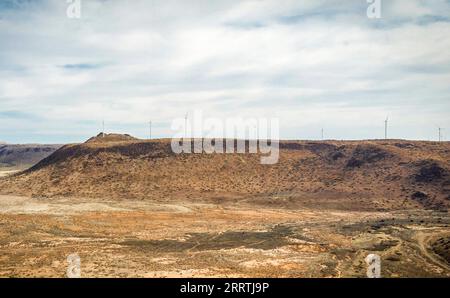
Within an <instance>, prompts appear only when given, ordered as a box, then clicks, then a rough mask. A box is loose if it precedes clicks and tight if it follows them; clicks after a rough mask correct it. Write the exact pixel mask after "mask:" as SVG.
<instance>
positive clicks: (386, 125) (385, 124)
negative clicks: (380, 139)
mask: <svg viewBox="0 0 450 298" xmlns="http://www.w3.org/2000/svg"><path fill="white" fill-rule="evenodd" d="M388 121H389V117H386V120H384V139H385V140H387V134H388Z"/></svg>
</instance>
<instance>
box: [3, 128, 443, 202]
mask: <svg viewBox="0 0 450 298" xmlns="http://www.w3.org/2000/svg"><path fill="white" fill-rule="evenodd" d="M449 161H450V143H448V142H442V143H436V142H421V141H403V140H387V141H384V140H383V141H322V142H312V141H281V142H280V158H279V162H278V163H277V164H274V165H262V164H260V156H259V154H249V153H246V154H205V153H203V154H179V155H177V154H174V153H173V152H172V150H171V147H170V140H168V139H160V140H138V139H135V138H133V137H130V136H121V135H110V136H109V135H108V136H106V137H104V138H103V137H102V136H101V135H99V136H97V137H95V138H91V139H90V140H88V141H87V142H86V143H82V144H70V145H65V146H63V147H62V148H60V149H59V150H57V151H56V152H54V153H53V154H51V155H50V156H48V157H47V158H45V159H43V160H42V161H41V162H39V163H38V164H37V165H35V166H34V167H32V168H30V169H29V170H27V171H24V172H22V173H19V174H17V175H14V176H11V177H7V178H3V179H1V180H0V193H3V194H16V195H17V194H21V195H27V196H45V197H74V196H75V197H92V198H94V197H95V198H113V199H120V200H122V199H142V200H155V201H172V200H190V201H194V202H222V203H228V202H229V203H242V204H256V205H270V206H274V207H276V206H279V207H283V208H295V207H302V206H304V207H309V206H314V207H315V208H334V209H355V210H388V209H405V208H426V209H439V210H447V209H448V207H449V206H450V165H449Z"/></svg>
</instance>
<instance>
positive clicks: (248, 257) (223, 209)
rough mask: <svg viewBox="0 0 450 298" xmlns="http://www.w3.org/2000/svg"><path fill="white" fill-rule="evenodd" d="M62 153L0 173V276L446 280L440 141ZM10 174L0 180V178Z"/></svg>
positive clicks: (81, 148)
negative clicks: (375, 265)
mask: <svg viewBox="0 0 450 298" xmlns="http://www.w3.org/2000/svg"><path fill="white" fill-rule="evenodd" d="M166 145H167V142H166V141H157V142H156V141H153V142H152V141H137V140H136V141H135V140H132V139H130V140H126V141H124V140H119V141H117V140H114V141H111V142H106V143H102V142H100V141H97V142H96V141H95V138H94V141H93V142H92V140H91V141H90V142H87V143H84V144H74V145H67V146H64V147H63V148H61V149H59V150H58V151H56V152H55V153H54V154H52V155H50V156H49V157H48V158H46V159H44V160H43V161H41V162H40V163H38V164H37V165H36V166H34V167H32V168H31V169H30V170H28V171H25V172H19V173H8V175H7V177H3V178H0V193H1V195H0V276H2V277H64V276H65V275H66V268H67V261H66V258H67V256H68V255H69V254H73V253H77V254H78V255H79V256H80V257H81V271H82V276H85V277H192V276H193V277H364V276H366V269H367V266H366V264H365V261H364V258H365V257H366V256H367V255H368V254H370V253H376V254H379V255H380V256H381V273H382V276H385V277H450V258H449V251H450V216H449V214H448V206H449V205H448V204H449V200H448V195H449V178H448V177H449V176H448V170H449V169H448V168H449V155H450V153H449V152H450V150H449V149H450V145H449V144H448V143H442V144H437V143H427V142H406V141H388V142H384V141H377V142H344V143H339V142H322V143H321V142H316V143H311V142H286V143H281V144H280V147H281V152H280V162H279V163H278V164H277V165H274V166H269V167H267V168H265V167H264V166H262V165H259V163H258V158H257V157H256V156H251V155H249V154H242V155H238V154H231V155H226V156H225V155H220V154H217V155H205V154H198V155H184V156H182V155H180V156H175V155H172V154H170V153H169V151H168V150H167V146H166ZM3 175H5V174H3Z"/></svg>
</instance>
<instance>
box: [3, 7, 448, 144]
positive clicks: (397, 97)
mask: <svg viewBox="0 0 450 298" xmlns="http://www.w3.org/2000/svg"><path fill="white" fill-rule="evenodd" d="M383 3H384V5H383V14H384V17H383V19H380V20H370V19H368V18H366V15H365V13H366V11H365V9H366V8H367V4H366V3H365V1H361V2H358V1H355V2H354V3H351V2H349V3H348V4H345V5H343V4H342V2H341V1H331V0H330V1H285V2H283V5H280V3H279V1H250V0H249V1H200V0H198V1H175V0H172V1H133V2H127V3H125V2H123V1H83V11H82V18H81V19H79V20H76V19H68V18H67V17H66V16H65V8H66V4H65V3H64V1H62V2H61V1H57V0H48V1H41V2H39V3H33V4H28V5H26V4H24V5H22V6H20V8H2V6H1V5H0V39H1V40H2V43H1V44H0V112H2V111H22V112H26V113H30V114H32V115H35V116H36V117H39V119H40V120H39V123H34V122H33V121H36V120H34V119H31V118H30V120H29V121H30V123H29V124H30V126H32V127H33V128H34V129H35V130H33V131H34V132H35V134H36V135H35V136H34V138H35V139H38V137H39V135H37V134H38V132H39V134H42V133H43V132H45V133H46V134H52V133H54V132H52V125H53V126H55V125H60V123H62V122H64V121H66V123H65V127H66V128H67V131H68V133H69V134H72V135H73V136H74V138H76V139H75V140H79V139H78V138H79V135H80V134H79V132H78V131H77V128H79V129H82V128H83V129H84V127H85V126H86V125H88V124H86V123H92V125H93V127H92V130H88V131H86V134H91V133H94V132H95V130H97V129H98V127H96V126H95V125H97V123H98V122H101V119H106V120H107V121H108V122H110V123H114V127H116V128H119V129H123V130H125V129H129V130H130V131H129V133H132V134H133V133H134V134H138V135H139V134H140V133H142V131H145V123H146V122H147V121H148V119H149V118H152V119H155V122H159V123H160V125H159V126H157V127H156V128H155V132H156V133H158V132H159V133H160V135H163V134H168V135H166V136H170V132H169V131H168V127H169V123H170V121H171V119H173V118H175V117H178V116H180V115H183V114H184V113H185V112H186V111H189V110H193V109H199V108H201V109H203V110H204V111H205V112H207V113H209V114H210V115H214V116H217V117H227V116H234V115H236V114H240V115H252V116H254V115H264V116H265V117H270V116H271V115H275V114H276V115H277V116H279V117H281V118H282V119H283V121H282V126H281V129H282V131H281V136H283V135H285V136H289V137H296V135H295V131H298V132H300V131H301V132H302V133H298V135H297V137H315V136H316V134H315V133H312V132H311V133H309V134H308V130H315V129H317V127H315V126H333V127H336V131H335V132H334V133H335V134H336V136H337V135H339V136H340V137H342V138H346V137H348V138H358V137H361V138H362V137H370V135H374V136H375V135H377V133H378V126H379V124H380V123H382V121H383V120H384V117H385V115H386V114H388V113H392V114H393V116H395V117H396V118H397V123H398V124H399V125H400V124H401V125H402V127H405V129H403V130H402V129H401V128H399V130H398V137H402V136H403V135H402V133H403V134H404V136H405V137H406V136H408V137H410V138H419V137H423V135H421V134H419V133H418V134H417V135H415V134H414V129H415V128H414V127H415V124H414V123H411V122H412V121H411V116H410V115H411V114H417V115H419V112H421V113H420V117H421V119H422V122H427V119H428V120H431V119H433V120H435V121H438V122H440V123H442V124H440V125H447V124H450V123H449V122H448V121H449V120H448V119H450V117H448V116H449V115H448V113H449V111H450V110H449V105H450V102H449V101H448V94H449V91H450V88H449V86H448V81H449V78H450V52H449V51H448V48H449V46H450V39H449V38H448V36H450V22H448V21H446V19H445V17H447V18H449V17H450V16H449V13H448V11H449V10H445V8H448V7H449V3H448V1H444V0H435V1H419V0H414V1H401V0H395V1H389V2H386V1H383ZM430 16H431V17H430ZM423 17H428V19H426V22H424V21H423V19H422V18H423ZM402 107H403V109H402ZM298 111H301V112H298ZM402 111H403V112H402ZM299 115H301V117H300V116H299ZM299 117H300V118H301V119H299ZM378 118H379V119H378ZM355 122H356V123H360V124H361V125H363V126H364V130H360V131H359V132H357V133H355V134H350V133H348V132H349V131H350V130H349V128H352V127H353V126H354V125H355ZM418 122H419V121H417V123H418ZM428 122H430V121H428ZM80 123H81V124H80ZM31 124H32V125H31ZM283 125H284V126H283ZM283 127H284V128H283ZM296 127H297V129H294V128H296ZM283 129H285V133H283ZM305 130H306V131H305ZM10 131H11V128H10V127H5V126H2V127H0V138H1V139H4V138H6V137H2V134H5V135H6V136H7V137H8V136H9V137H10V138H12V139H15V140H21V139H22V138H24V139H27V138H30V137H29V136H28V135H26V134H25V133H24V134H19V132H18V133H17V134H15V135H14V134H12V133H10ZM59 131H61V130H59ZM339 131H341V132H342V133H338V132H339ZM353 131H355V130H353ZM356 131H358V130H356ZM417 131H419V127H417ZM292 132H294V133H292ZM28 133H29V132H28ZM346 134H347V135H346ZM88 136H89V135H86V137H88ZM42 141H45V140H42Z"/></svg>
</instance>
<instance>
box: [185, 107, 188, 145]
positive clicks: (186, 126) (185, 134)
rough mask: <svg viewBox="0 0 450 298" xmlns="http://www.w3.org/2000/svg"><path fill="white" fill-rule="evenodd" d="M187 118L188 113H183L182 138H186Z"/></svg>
mask: <svg viewBox="0 0 450 298" xmlns="http://www.w3.org/2000/svg"><path fill="white" fill-rule="evenodd" d="M187 120H188V113H186V114H185V115H184V138H185V139H187Z"/></svg>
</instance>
